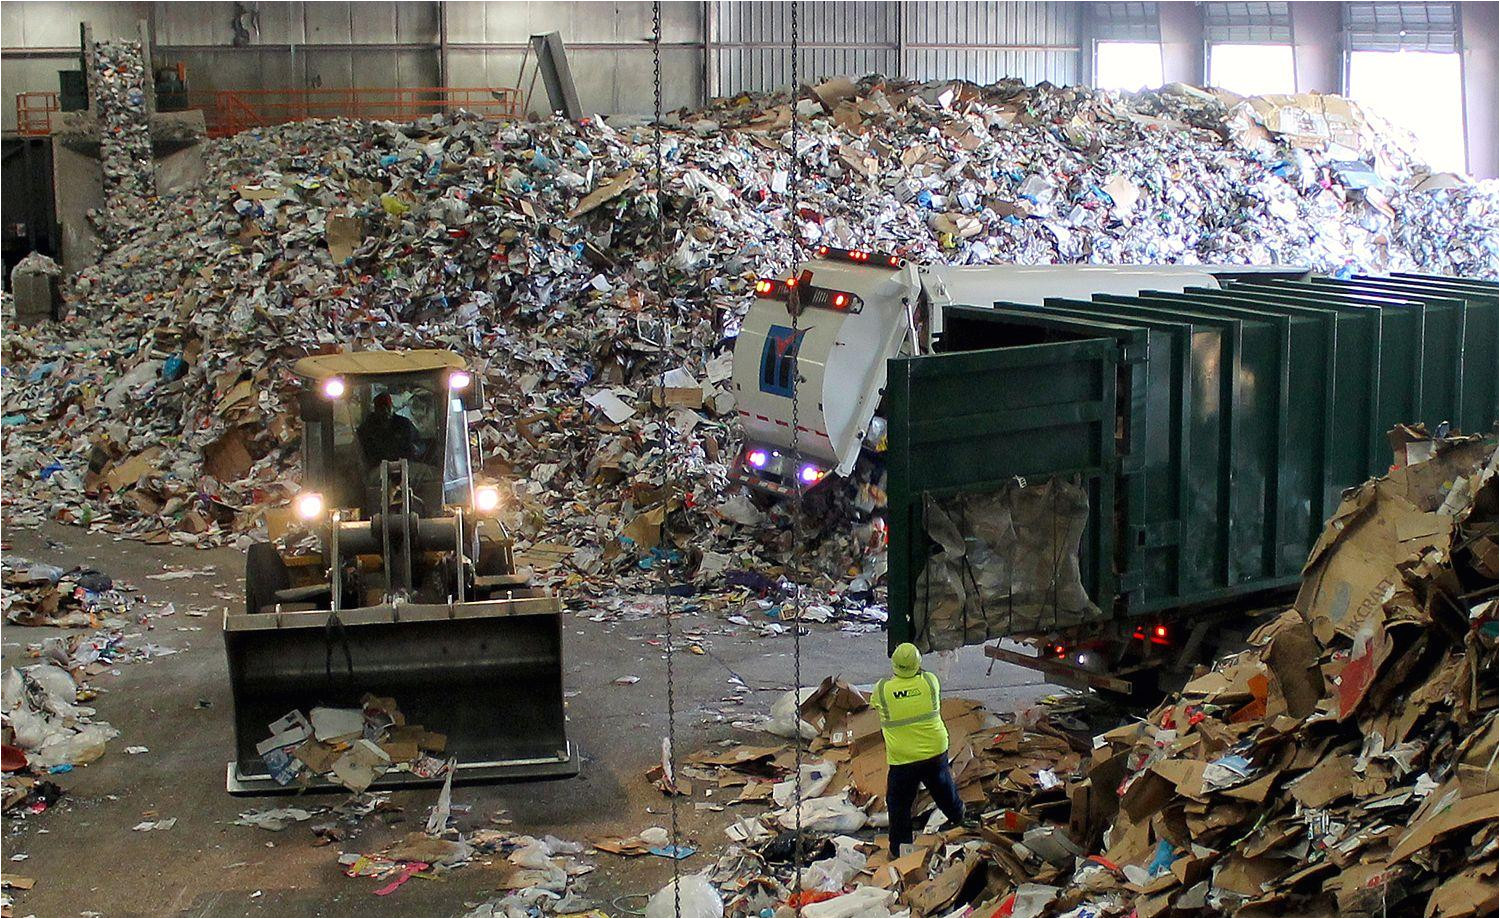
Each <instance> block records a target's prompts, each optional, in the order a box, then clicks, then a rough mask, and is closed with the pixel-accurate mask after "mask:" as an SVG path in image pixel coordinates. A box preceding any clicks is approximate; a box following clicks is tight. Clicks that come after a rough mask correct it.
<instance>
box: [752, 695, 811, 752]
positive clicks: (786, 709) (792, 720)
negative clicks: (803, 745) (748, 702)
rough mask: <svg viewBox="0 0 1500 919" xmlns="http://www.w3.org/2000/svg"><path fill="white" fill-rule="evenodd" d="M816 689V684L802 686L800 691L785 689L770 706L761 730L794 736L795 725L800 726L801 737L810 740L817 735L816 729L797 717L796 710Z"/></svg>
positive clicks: (777, 734)
mask: <svg viewBox="0 0 1500 919" xmlns="http://www.w3.org/2000/svg"><path fill="white" fill-rule="evenodd" d="M817 691H818V687H816V686H804V687H802V691H801V692H800V693H793V692H792V690H790V689H789V690H787V691H786V692H784V693H782V694H781V697H780V698H779V699H777V700H776V704H774V705H772V706H771V714H770V716H769V717H768V718H767V720H766V722H765V723H764V724H762V725H761V730H763V731H767V732H769V733H771V734H775V735H776V736H777V737H795V736H796V732H797V725H801V726H802V739H803V740H812V739H813V738H814V737H817V736H818V729H817V728H815V727H813V726H812V725H810V724H808V723H807V722H806V721H803V720H802V719H801V718H800V717H798V714H797V713H798V711H800V709H801V708H802V703H803V702H806V701H807V700H808V698H809V697H811V696H812V694H813V693H815V692H817Z"/></svg>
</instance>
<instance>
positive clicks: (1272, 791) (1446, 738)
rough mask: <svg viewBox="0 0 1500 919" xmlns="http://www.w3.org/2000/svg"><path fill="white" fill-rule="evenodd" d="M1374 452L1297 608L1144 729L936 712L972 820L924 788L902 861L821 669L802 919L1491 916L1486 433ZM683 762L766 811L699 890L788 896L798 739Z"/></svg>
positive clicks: (857, 736)
mask: <svg viewBox="0 0 1500 919" xmlns="http://www.w3.org/2000/svg"><path fill="white" fill-rule="evenodd" d="M1392 442H1393V445H1394V446H1395V448H1396V464H1395V466H1394V467H1393V471H1392V472H1391V473H1390V474H1389V475H1388V476H1386V477H1383V478H1379V479H1375V480H1372V481H1370V482H1368V483H1366V484H1365V485H1363V486H1361V487H1359V488H1357V489H1353V490H1351V491H1350V492H1348V493H1347V494H1346V496H1345V499H1344V501H1343V503H1342V505H1341V506H1340V508H1339V510H1338V512H1337V513H1336V514H1335V515H1334V516H1333V517H1332V518H1331V519H1330V520H1329V521H1328V524H1327V527H1326V529H1325V531H1324V533H1323V535H1322V537H1321V539H1320V540H1319V541H1318V543H1317V545H1316V547H1315V548H1314V550H1313V552H1312V554H1311V557H1310V559H1309V561H1308V564H1307V567H1306V570H1305V573H1304V577H1303V581H1302V585H1301V588H1300V592H1299V594H1298V597H1297V600H1296V603H1295V606H1294V608H1292V609H1289V610H1286V611H1285V612H1283V613H1281V614H1279V615H1275V616H1273V617H1270V618H1268V619H1267V620H1266V621H1263V622H1262V624H1261V625H1260V627H1259V628H1258V629H1257V630H1256V632H1255V633H1254V634H1253V635H1252V637H1251V639H1250V647H1249V648H1248V649H1247V650H1245V651H1242V652H1240V653H1237V654H1234V655H1231V656H1228V657H1225V658H1223V659H1221V660H1219V661H1217V662H1216V663H1215V664H1214V665H1213V667H1212V668H1200V670H1199V672H1198V673H1197V674H1196V675H1195V677H1194V678H1193V679H1192V680H1191V681H1190V682H1189V683H1188V684H1187V685H1186V686H1185V687H1184V689H1183V690H1182V691H1181V692H1179V693H1176V694H1174V695H1172V696H1171V697H1170V698H1168V699H1166V700H1165V701H1163V702H1162V703H1161V704H1160V705H1158V706H1157V707H1156V708H1154V709H1153V710H1152V711H1151V712H1150V713H1149V714H1148V715H1146V716H1144V717H1142V718H1139V719H1138V720H1135V721H1133V722H1131V723H1128V724H1125V725H1122V726H1120V727H1118V728H1115V729H1113V730H1110V731H1107V732H1105V733H1103V734H1101V735H1099V736H1097V737H1094V738H1092V740H1090V739H1089V738H1087V737H1083V738H1081V742H1080V738H1076V737H1074V736H1073V735H1072V734H1071V733H1065V732H1061V731H1058V730H1057V729H1056V728H1054V727H1052V726H1051V725H1050V724H1049V723H1048V722H1047V721H1046V720H1041V721H1038V722H1037V723H1034V724H1025V723H1016V722H1006V721H998V722H997V720H996V719H995V718H994V717H993V716H988V715H986V714H984V713H983V712H981V711H980V710H979V709H978V708H977V706H975V705H973V703H967V702H964V701H962V700H956V699H946V700H944V708H943V717H944V720H945V721H946V722H947V724H948V729H949V735H950V737H951V738H952V739H953V743H952V747H951V748H950V752H951V754H952V755H953V758H954V770H955V774H956V778H957V781H958V783H959V785H960V789H961V791H962V796H963V798H964V800H965V802H967V803H969V804H971V805H972V806H974V807H975V808H977V809H978V810H979V811H980V812H981V814H982V817H981V826H980V829H979V830H978V831H968V830H965V829H963V828H946V827H945V826H944V825H943V822H942V821H943V818H942V815H941V814H940V813H938V812H936V811H935V810H934V809H933V806H932V803H931V801H930V800H927V799H923V801H922V802H920V803H919V805H918V812H919V813H922V812H924V811H928V810H930V811H932V820H931V821H930V822H929V824H928V827H927V833H926V834H924V835H921V836H919V837H918V839H917V840H916V845H915V848H914V850H913V851H912V852H911V853H909V854H907V855H904V856H902V857H901V858H898V859H895V860H891V859H889V858H888V856H887V855H886V854H885V852H884V849H885V846H884V840H883V839H882V838H880V837H878V836H875V837H874V838H873V839H872V838H870V837H871V836H872V835H873V834H872V833H869V832H864V833H862V832H861V831H862V830H865V829H866V828H869V827H879V826H883V825H884V819H883V817H884V815H883V814H881V813H880V811H881V808H882V806H883V803H882V801H881V799H880V792H881V783H882V782H883V780H884V768H885V764H884V754H883V749H882V747H881V745H880V742H879V736H880V735H879V731H878V723H876V722H875V716H874V715H873V713H872V712H871V711H870V710H869V709H867V708H864V707H863V705H864V700H863V698H862V697H861V696H860V694H859V693H858V692H857V691H855V690H853V689H852V688H850V687H847V686H844V685H842V684H839V683H837V682H835V681H832V680H829V681H825V683H824V684H823V685H822V686H821V687H819V689H818V690H817V691H816V692H814V693H813V694H812V695H811V696H810V697H808V698H807V699H806V700H805V701H804V702H803V704H802V706H801V715H800V721H801V723H802V730H803V734H804V736H806V737H808V738H809V741H808V754H807V762H808V765H807V766H806V767H805V772H804V776H803V785H804V795H805V796H806V797H805V800H804V801H803V805H802V806H803V813H802V817H803V826H804V829H805V830H807V831H808V836H809V837H810V842H808V843H807V846H806V852H805V858H804V863H805V864H807V867H806V869H805V870H804V873H803V886H802V893H801V894H800V897H799V899H798V901H797V902H798V903H801V904H803V905H804V909H803V914H804V915H809V916H854V915H859V916H872V915H889V914H892V913H893V912H895V911H897V910H899V909H903V908H904V909H909V910H910V914H911V915H951V914H954V913H956V912H963V913H964V914H966V915H978V916H1040V915H1063V916H1110V915H1138V916H1156V915H1175V914H1198V913H1206V914H1213V915H1270V914H1276V915H1398V914H1399V915H1493V914H1494V912H1495V909H1496V906H1497V902H1496V897H1497V893H1496V891H1497V889H1500V888H1497V860H1496V853H1497V844H1500V843H1497V835H1500V816H1497V815H1500V772H1497V764H1496V757H1497V754H1496V749H1497V744H1500V726H1497V720H1496V710H1497V701H1500V698H1497V680H1500V674H1497V618H1496V612H1497V598H1496V582H1497V576H1500V542H1497V524H1496V519H1497V515H1496V495H1497V488H1496V479H1497V454H1496V448H1495V443H1494V441H1493V439H1489V440H1485V439H1481V438H1477V437H1467V438H1451V439H1440V438H1433V437H1429V436H1428V435H1427V434H1426V432H1425V431H1423V430H1421V429H1420V428H1417V429H1411V428H1401V429H1398V430H1397V431H1395V432H1393V434H1392ZM783 707H784V708H786V709H787V710H786V711H782V712H780V713H777V712H773V713H772V718H771V722H770V724H769V725H768V726H770V727H772V728H775V729H781V728H784V727H785V726H786V725H785V724H783V722H787V721H788V720H789V718H790V711H791V708H790V703H787V704H785V705H784V706H783ZM681 771H682V772H683V774H684V776H685V780H686V779H692V780H699V779H701V780H703V781H705V782H707V783H708V784H709V787H710V789H711V790H717V789H729V790H730V792H731V793H733V791H734V790H735V789H737V788H738V789H742V790H741V791H740V792H739V797H738V798H736V799H731V800H733V801H734V803H748V804H751V805H752V806H758V807H762V808H765V807H769V808H771V809H770V810H769V811H768V812H767V813H765V814H762V815H760V816H755V817H746V818H743V819H740V820H737V821H736V822H735V823H733V824H731V825H730V826H729V828H728V830H727V833H728V835H729V837H730V840H731V843H730V845H729V846H728V847H727V849H726V850H725V853H724V854H723V855H722V856H721V857H720V858H719V860H718V862H717V864H716V865H715V866H714V867H713V868H711V869H709V870H708V871H706V872H703V873H702V874H701V875H700V876H699V878H700V880H701V881H704V882H708V883H710V884H711V885H712V889H713V890H714V892H717V893H720V894H722V898H723V902H724V910H725V912H724V914H726V915H755V914H757V913H759V912H760V911H761V910H763V909H767V908H770V909H777V908H784V907H786V906H788V905H793V904H792V903H791V898H792V897H793V896H794V894H793V890H794V888H793V885H792V866H791V864H790V861H791V858H790V853H791V848H790V840H789V838H788V835H787V833H786V831H787V829H788V828H789V827H792V826H793V825H794V822H793V820H792V810H791V807H792V805H793V799H792V798H791V784H792V783H791V781H790V779H789V778H788V776H789V775H790V774H791V772H792V767H791V751H790V750H789V749H788V748H787V747H786V746H785V745H781V746H774V747H764V748H762V747H747V746H741V745H734V744H729V745H726V746H725V747H724V748H722V749H714V750H710V751H705V752H700V753H698V754H694V755H692V756H688V757H685V758H684V761H683V765H682V767H681ZM679 790H681V789H679ZM683 793H686V794H691V793H692V790H691V788H689V789H687V790H685V791H684V792H683ZM710 793H712V791H710ZM726 803H727V802H726ZM919 825H920V821H919ZM855 834H860V835H855Z"/></svg>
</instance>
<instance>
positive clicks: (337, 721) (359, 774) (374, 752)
mask: <svg viewBox="0 0 1500 919" xmlns="http://www.w3.org/2000/svg"><path fill="white" fill-rule="evenodd" d="M266 727H267V730H268V731H269V736H268V737H267V738H266V739H265V740H263V741H261V742H260V743H259V744H257V745H256V748H255V750H256V753H258V754H259V755H260V756H261V758H262V759H263V760H264V761H265V764H266V769H267V770H268V771H269V773H270V775H271V777H272V778H274V779H275V780H276V782H277V783H278V784H280V785H290V784H292V783H293V782H297V781H299V780H300V781H302V782H304V783H307V782H311V781H312V780H314V779H315V778H317V777H319V776H321V777H323V778H324V779H326V780H327V781H329V782H332V783H333V784H336V785H343V786H344V787H345V788H347V789H349V790H350V791H352V792H354V793H355V794H362V793H363V792H364V791H365V789H367V788H369V787H370V786H371V785H372V784H374V782H375V780H376V779H378V778H380V777H381V776H382V775H384V774H385V773H387V772H391V771H397V772H410V773H413V774H414V775H416V776H419V777H421V778H428V779H430V778H436V777H438V776H441V775H443V774H444V772H445V771H448V770H449V769H450V767H449V764H448V763H446V762H445V761H444V760H442V759H440V758H438V754H441V753H442V752H443V750H444V748H445V747H446V746H447V744H448V738H447V737H446V736H444V735H442V734H438V733H435V732H433V731H429V730H426V729H425V728H423V727H422V725H420V724H407V722H406V716H405V715H403V714H402V713H401V709H400V708H398V707H397V706H396V701H395V700H394V699H386V698H381V697H379V696H375V695H371V694H369V693H366V694H365V696H364V698H362V699H360V707H359V708H330V707H327V706H319V707H317V708H314V709H312V710H310V711H309V712H308V713H307V714H306V715H304V714H302V712H301V711H295V710H294V711H291V712H288V713H287V714H286V715H284V716H282V717H281V718H278V719H277V720H276V721H273V722H272V723H271V724H269V725H267V726H266Z"/></svg>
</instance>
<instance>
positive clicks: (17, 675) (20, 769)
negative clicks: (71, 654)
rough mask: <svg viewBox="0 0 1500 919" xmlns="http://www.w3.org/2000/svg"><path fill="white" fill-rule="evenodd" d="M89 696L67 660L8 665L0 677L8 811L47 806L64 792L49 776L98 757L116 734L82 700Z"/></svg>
mask: <svg viewBox="0 0 1500 919" xmlns="http://www.w3.org/2000/svg"><path fill="white" fill-rule="evenodd" d="M92 696H93V691H92V690H91V689H90V688H89V687H88V685H87V683H85V682H84V681H83V680H82V678H81V677H80V676H79V675H78V674H77V672H76V671H74V670H70V669H69V667H68V664H67V662H61V663H59V662H57V661H55V660H52V659H48V660H46V661H45V662H43V663H39V664H34V665H32V666H29V667H25V668H18V667H11V668H9V669H7V670H6V671H5V674H4V676H3V677H0V715H3V719H4V747H3V750H4V760H5V761H4V786H5V805H4V807H5V810H6V811H7V812H9V811H11V810H12V809H13V808H14V809H18V812H25V813H41V812H42V811H44V810H46V809H47V808H48V807H50V806H51V805H52V804H54V803H56V801H57V799H58V798H60V797H62V795H63V789H62V788H61V787H60V786H59V785H58V784H57V783H56V782H55V781H53V780H52V778H51V776H53V775H55V774H57V773H63V772H69V771H71V770H72V769H73V768H74V767H75V766H83V765H87V764H88V763H91V762H93V761H94V760H97V759H98V758H99V757H101V756H103V755H104V748H105V744H106V743H108V742H109V741H110V740H113V739H114V738H116V737H118V736H120V732H119V731H118V730H116V729H115V728H114V727H113V726H111V725H110V724H109V723H108V722H106V721H96V720H94V714H95V711H94V709H93V708H91V707H89V706H87V705H83V704H81V703H83V702H85V701H87V700H89V699H90V698H92Z"/></svg>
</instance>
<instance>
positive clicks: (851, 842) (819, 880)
mask: <svg viewBox="0 0 1500 919" xmlns="http://www.w3.org/2000/svg"><path fill="white" fill-rule="evenodd" d="M833 845H834V847H835V849H836V850H837V851H835V852H834V854H833V856H832V857H831V858H825V859H821V860H819V861H815V862H813V863H812V864H811V865H808V866H807V873H806V874H805V875H804V877H803V879H802V886H803V887H804V888H805V889H808V890H832V891H838V890H843V889H844V888H845V887H846V886H848V884H849V881H850V879H851V878H853V877H854V876H855V875H856V874H859V873H860V872H861V871H863V870H864V869H865V863H866V861H867V859H866V858H865V854H864V853H863V852H861V851H859V848H858V846H859V845H860V842H859V840H858V839H855V838H854V837H853V836H836V837H834V839H833Z"/></svg>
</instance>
